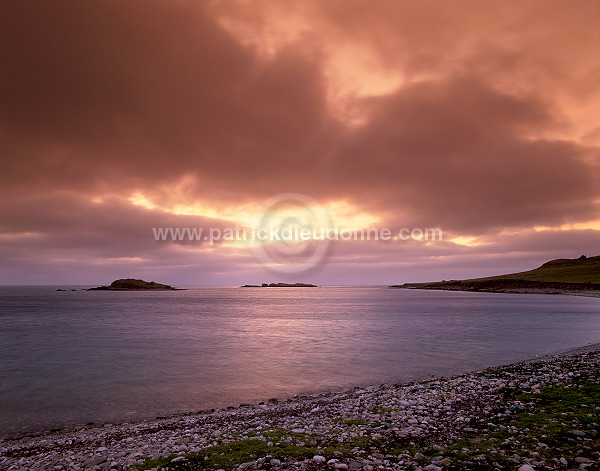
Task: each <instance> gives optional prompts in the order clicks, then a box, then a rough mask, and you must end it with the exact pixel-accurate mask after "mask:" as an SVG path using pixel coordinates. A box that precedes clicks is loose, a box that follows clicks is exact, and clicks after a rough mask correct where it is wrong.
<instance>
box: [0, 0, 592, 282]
mask: <svg viewBox="0 0 600 471" xmlns="http://www.w3.org/2000/svg"><path fill="white" fill-rule="evenodd" d="M0 21H1V22H2V27H1V28H0V164H1V170H2V171H1V172H0V196H1V198H0V261H1V263H0V284H106V283H110V282H111V281H112V280H114V279H116V278H125V277H127V278H129V277H133V278H143V279H146V280H154V281H158V282H163V283H169V284H174V285H178V286H187V285H239V284H244V283H262V282H276V281H284V282H292V281H303V282H312V283H317V284H321V285H323V284H325V285H344V284H351V285H369V284H397V283H403V282H414V281H435V280H441V279H458V278H468V277H477V276H486V275H494V274H501V273H510V272H515V271H521V270H526V269H530V268H534V267H536V266H539V265H541V264H542V263H543V262H545V261H547V260H550V259H555V258H576V257H579V256H580V255H582V254H586V255H588V256H591V255H599V254H600V211H599V210H600V85H599V84H600V3H599V2H597V1H596V0H575V1H573V2H565V1H556V0H539V1H538V0H523V1H519V2H511V3H510V4H508V3H507V2H505V1H496V0H490V1H486V2H481V1H479V0H469V1H464V0H457V1H452V2H442V1H431V0H403V1H399V0H288V1H279V0H210V1H199V0H196V1H185V0H150V1H148V0H87V1H85V2H82V1H81V0H54V1H52V2H48V1H46V0H21V1H18V2H1V3H0ZM286 225H287V226H289V227H292V226H298V227H303V228H307V227H308V228H311V230H312V229H319V228H320V229H327V230H329V231H334V232H329V234H338V235H340V234H341V233H342V232H343V231H345V234H358V233H359V232H360V231H361V230H362V231H365V230H367V229H370V230H374V231H378V232H377V233H378V234H381V231H382V230H389V233H390V234H392V238H391V239H390V240H382V238H379V240H374V238H371V240H354V239H350V240H342V238H341V237H338V238H337V239H338V240H331V241H325V240H319V238H318V237H316V236H311V237H309V238H308V240H304V239H303V240H301V241H299V240H297V239H292V240H284V241H281V240H277V236H272V237H270V238H268V239H264V238H263V239H261V240H241V239H240V238H239V237H237V238H235V237H228V238H227V237H221V238H218V239H217V238H215V240H212V241H208V240H187V239H185V238H184V240H157V237H155V231H156V229H157V228H196V229H202V230H203V234H207V233H209V232H208V231H212V232H211V233H212V234H215V235H216V234H218V232H219V231H221V235H223V234H225V231H226V230H229V231H230V232H229V234H231V233H232V232H233V231H234V230H235V229H236V228H237V229H238V231H239V228H246V229H248V228H252V227H254V228H255V229H256V228H257V227H263V226H264V227H267V226H269V227H272V226H277V227H279V228H281V227H286ZM340 228H341V229H340ZM428 228H436V229H440V230H441V231H443V237H442V239H441V240H439V239H437V240H432V239H428V238H426V237H419V235H420V234H422V233H424V231H425V230H426V229H428ZM401 229H406V230H409V231H413V232H411V234H416V236H415V237H410V238H409V239H408V240H404V239H400V238H399V237H397V235H398V234H400V232H399V231H400V230H401ZM415 229H416V231H414V230H415ZM335 231H338V232H335ZM340 231H341V232H340ZM406 233H407V232H404V233H403V234H406ZM271 235H272V234H271ZM332 238H335V237H332ZM347 239H348V238H347Z"/></svg>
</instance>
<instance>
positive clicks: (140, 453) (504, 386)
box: [0, 344, 600, 471]
mask: <svg viewBox="0 0 600 471" xmlns="http://www.w3.org/2000/svg"><path fill="white" fill-rule="evenodd" d="M532 365H533V366H535V367H533V366H532ZM599 370H600V344H592V345H586V346H583V347H577V348H574V349H570V350H567V351H562V352H557V353H555V354H551V355H546V356H542V357H535V358H532V359H529V360H525V361H522V362H518V363H512V364H509V365H504V366H499V367H492V368H487V369H483V370H477V371H473V372H470V373H464V374H460V375H456V376H451V377H439V378H433V379H428V380H424V381H418V382H411V383H405V384H383V385H379V386H367V387H355V388H351V389H345V390H341V391H333V392H324V393H321V394H314V395H309V396H299V397H294V398H291V399H287V400H285V401H281V402H280V401H278V400H276V399H273V400H269V401H268V402H266V403H260V404H243V405H241V406H240V407H237V408H227V409H217V410H214V411H203V412H199V413H189V414H178V415H174V416H171V417H167V418H161V419H155V420H143V421H138V422H131V423H121V424H105V425H103V426H92V427H84V426H81V427H77V428H76V429H73V430H64V431H55V432H47V433H44V434H40V435H34V436H26V437H21V438H8V439H3V440H0V470H7V471H8V470H11V471H12V470H17V469H35V470H46V469H48V470H49V469H65V470H66V469H69V470H79V469H81V470H83V469H94V470H107V471H108V470H115V471H121V470H125V469H134V468H132V466H134V465H137V466H140V465H142V464H144V463H145V464H146V469H162V468H161V466H164V465H166V464H165V463H167V464H168V466H169V469H174V470H177V469H181V470H183V469H191V468H190V466H191V465H192V464H193V460H194V459H198V458H196V457H195V456H196V455H195V454H197V453H198V452H202V453H201V454H204V453H209V454H210V453H211V451H210V450H213V451H215V456H228V454H227V452H225V451H224V450H229V448H227V447H232V446H233V445H235V444H243V445H248V446H250V445H252V446H257V447H258V449H257V451H256V453H254V454H251V455H249V456H252V457H253V459H248V460H242V461H244V462H246V463H251V464H246V465H239V463H233V462H232V463H230V464H231V465H232V466H226V464H227V463H225V464H223V463H220V464H215V465H214V466H208V465H209V464H210V463H209V462H206V463H204V464H203V465H202V466H204V467H214V469H219V468H221V467H233V464H236V465H237V468H239V469H246V470H253V469H297V470H305V469H306V470H308V471H313V470H314V469H321V468H335V469H339V470H342V471H344V470H348V469H349V470H350V471H358V470H363V471H374V469H377V468H378V467H380V466H383V468H384V469H415V470H416V469H427V468H426V467H425V468H423V467H422V465H423V466H430V468H429V470H431V471H436V470H437V468H439V469H444V468H442V466H448V465H449V464H450V463H452V462H453V460H454V462H455V463H456V458H453V457H450V456H444V453H443V449H444V447H446V446H448V443H452V442H456V441H460V440H461V439H464V438H465V437H467V438H468V437H471V438H469V439H473V440H475V441H478V440H479V438H481V437H476V438H472V437H473V436H474V435H477V434H481V433H483V434H484V436H485V435H486V434H488V435H489V434H490V433H493V432H494V431H497V428H496V427H501V426H502V425H501V423H502V422H504V421H508V420H510V419H511V418H512V415H513V412H514V411H513V410H512V408H515V407H516V408H517V409H519V408H520V407H522V401H518V400H516V399H515V397H516V393H517V392H518V391H521V390H523V391H525V392H526V393H527V394H535V393H536V392H537V393H539V391H540V389H543V388H544V387H546V386H556V385H565V387H568V385H569V384H570V382H572V381H573V380H574V378H578V377H580V376H581V375H583V374H584V373H585V372H589V371H595V372H598V371H599ZM574 372H576V373H574ZM586 374H587V373H586ZM528 391H529V392H528ZM499 411H500V412H499ZM595 413H596V415H598V411H597V410H596V411H595ZM491 423H494V427H492V426H491V425H490V424H491ZM505 428H506V427H505ZM582 433H583V434H584V436H585V434H586V433H588V432H585V431H582ZM589 436H590V437H592V436H593V435H589ZM595 438H596V440H597V439H598V436H597V435H596V436H595ZM574 439H577V436H576V437H574ZM481 440H484V439H483V438H482V439H481ZM240 446H241V445H240ZM432 446H434V449H439V453H440V455H439V456H441V457H442V458H441V459H438V460H435V459H430V458H429V457H428V456H427V454H426V453H425V452H426V450H428V449H430V448H431V447H432ZM214 447H217V448H214ZM436 447H437V448H436ZM404 448H405V450H404ZM286 450H287V451H286ZM392 450H393V451H394V453H393V457H392V455H390V454H389V453H390V452H391V451H392ZM216 451H219V453H216ZM405 451H406V453H404V452H405ZM286 453H287V454H289V455H290V456H287V455H286ZM303 453H304V454H303ZM531 453H532V455H531V456H527V457H523V456H520V457H519V459H517V458H514V457H512V459H513V461H516V462H515V463H514V464H515V465H516V464H519V463H520V464H527V463H529V464H531V465H532V466H535V465H536V464H537V467H536V468H535V469H544V468H540V466H541V465H540V461H539V460H538V461H536V459H534V458H538V457H539V456H542V453H540V451H532V452H531ZM296 454H298V456H296ZM536 454H537V455H536ZM259 455H262V456H259ZM280 455H281V456H280ZM309 455H310V456H309ZM168 456H171V457H172V458H170V459H167V460H166V461H165V459H163V460H162V462H158V461H157V462H155V463H153V462H148V461H147V460H160V459H162V458H166V457H168ZM265 456H271V457H270V458H267V459H265ZM274 456H278V457H274ZM173 458H174V459H175V461H172V460H173ZM254 458H255V459H254ZM300 458H303V459H300ZM575 458H576V457H573V460H574V459H575ZM592 458H593V457H592ZM592 458H589V459H592ZM202 459H206V457H204V458H202ZM211 459H212V458H211ZM215 459H216V458H215ZM507 459H510V458H507ZM586 459H587V458H586ZM190 460H191V461H190ZM261 460H262V461H261ZM332 460H334V461H332ZM448 460H449V461H448ZM565 460H566V461H567V462H569V463H570V462H571V461H569V460H571V458H569V457H565ZM217 461H218V460H217ZM386 461H387V463H386ZM425 461H428V463H425ZM596 461H597V460H596ZM328 462H329V464H328ZM177 463H179V464H177ZM586 463H587V462H586ZM154 464H156V466H153V465H154ZM584 464H585V463H584ZM184 465H185V466H187V468H186V467H185V466H184ZM148 466H149V467H148ZM431 466H434V467H437V468H432V467H431ZM57 467H58V468H57ZM517 467H518V466H517ZM517 467H515V468H514V469H517ZM380 469H381V468H380ZM448 469H451V468H448ZM452 469H462V468H452ZM501 469H502V468H501ZM558 469H562V468H558ZM564 469H567V468H564ZM590 469H597V468H590Z"/></svg>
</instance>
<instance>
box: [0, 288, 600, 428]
mask: <svg viewBox="0 0 600 471" xmlns="http://www.w3.org/2000/svg"><path fill="white" fill-rule="evenodd" d="M57 288H63V289H67V291H57ZM82 288H85V287H82V286H60V287H57V286H0V437H10V436H17V435H22V434H26V433H31V432H36V431H42V430H50V429H56V428H64V427H72V426H76V425H83V424H91V423H94V424H104V423H117V422H126V421H134V420H139V419H153V418H155V417H158V416H167V415H171V414H177V413H188V412H197V411H201V410H207V409H211V408H223V407H228V406H238V405H240V404H241V403H258V402H260V401H267V400H268V399H270V398H273V397H275V398H278V399H280V400H282V399H285V398H289V397H292V396H294V395H305V394H316V393H319V392H324V391H332V390H339V389H344V388H349V387H355V386H367V385H372V384H381V383H404V382H410V381H415V380H422V379H427V378H431V377H438V376H450V375H455V374H459V373H463V372H467V371H472V370H476V369H481V368H486V367H491V366H497V365H501V364H507V363H512V362H517V361H521V360H526V359H530V358H534V357H536V356H541V355H546V354H550V353H556V352H561V351H565V350H567V349H570V348H574V347H579V346H584V345H588V344H591V343H597V342H600V298H586V297H579V296H560V295H531V294H530V295H526V294H498V293H476V292H449V291H424V290H404V289H389V288H386V287H382V286H362V287H359V286H353V287H333V286H331V287H319V288H239V287H189V289H187V290H185V291H157V292H121V291H117V292H110V291H85V290H84V289H82ZM71 290H73V291H71Z"/></svg>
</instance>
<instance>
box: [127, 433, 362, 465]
mask: <svg viewBox="0 0 600 471" xmlns="http://www.w3.org/2000/svg"><path fill="white" fill-rule="evenodd" d="M282 432H283V431H275V432H268V433H265V434H264V436H265V438H268V439H269V440H270V442H268V441H266V440H261V439H257V438H251V439H247V440H237V441H233V442H229V443H226V444H223V445H218V446H211V447H206V448H203V449H202V450H200V451H199V452H197V453H190V454H187V455H184V456H182V457H178V456H169V457H165V458H159V459H157V460H146V461H144V462H143V463H141V464H138V465H135V467H134V468H135V469H138V470H147V469H152V468H158V469H161V468H165V467H168V468H169V470H172V471H194V470H202V469H221V468H222V469H226V468H231V467H233V466H236V465H239V464H242V463H247V462H249V461H256V460H257V459H259V458H265V457H270V458H269V459H268V460H267V462H268V461H269V460H270V459H273V458H274V459H279V460H281V461H284V460H294V461H299V460H304V459H307V458H312V457H313V456H315V455H323V456H326V457H333V456H334V453H338V454H339V453H341V455H348V454H349V453H350V449H349V448H348V447H344V446H332V445H327V446H324V445H323V446H320V447H317V446H307V445H300V444H297V443H302V441H308V440H310V436H306V437H302V436H301V434H293V435H295V436H296V439H297V440H298V439H299V441H298V442H297V443H285V442H284V443H273V444H269V443H272V441H273V440H276V439H277V438H279V439H280V440H281V441H282V442H283V441H284V440H285V438H286V434H284V433H282ZM288 435H289V434H288Z"/></svg>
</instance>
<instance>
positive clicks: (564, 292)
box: [388, 285, 600, 298]
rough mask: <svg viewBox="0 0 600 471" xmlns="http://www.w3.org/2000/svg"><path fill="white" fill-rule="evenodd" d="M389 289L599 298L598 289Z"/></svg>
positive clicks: (403, 287) (418, 287) (392, 287)
mask: <svg viewBox="0 0 600 471" xmlns="http://www.w3.org/2000/svg"><path fill="white" fill-rule="evenodd" d="M388 288H391V289H418V290H428V291H459V292H465V293H500V294H543V295H555V296H582V297H586V298H600V290H568V289H550V288H514V289H508V288H507V289H503V288H500V289H487V288H479V289H469V288H451V287H448V288H445V287H439V286H436V287H425V286H406V287H405V286H401V285H391V286H389V287H388Z"/></svg>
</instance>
